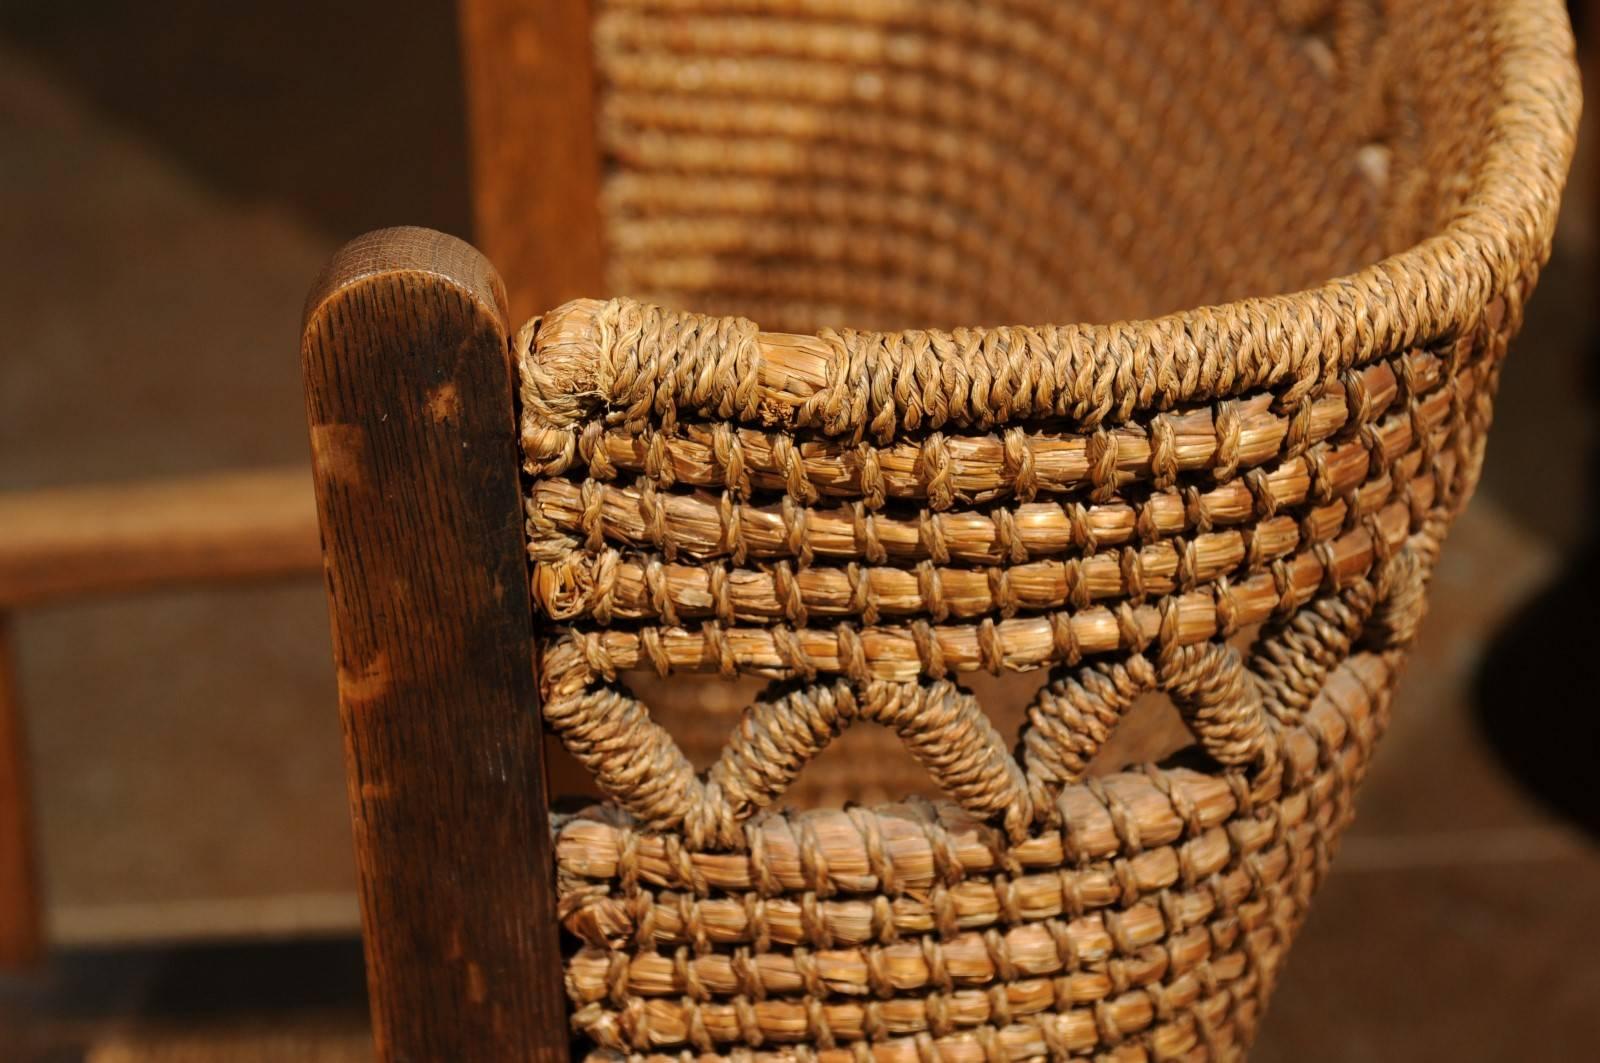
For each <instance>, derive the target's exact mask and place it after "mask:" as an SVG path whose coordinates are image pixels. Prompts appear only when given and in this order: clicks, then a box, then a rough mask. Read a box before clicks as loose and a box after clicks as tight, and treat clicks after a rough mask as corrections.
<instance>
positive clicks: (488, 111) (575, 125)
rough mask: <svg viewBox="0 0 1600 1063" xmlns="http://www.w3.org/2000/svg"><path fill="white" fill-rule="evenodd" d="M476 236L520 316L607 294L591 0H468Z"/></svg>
mask: <svg viewBox="0 0 1600 1063" xmlns="http://www.w3.org/2000/svg"><path fill="white" fill-rule="evenodd" d="M460 14H461V46H462V66H463V68H464V70H465V73H466V82H467V111H468V120H469V122H468V124H469V131H470V134H471V144H472V187H473V193H472V195H473V217H474V223H475V239H476V240H477V242H478V244H479V246H481V247H482V248H483V250H484V252H485V253H486V254H487V255H488V256H489V258H490V259H491V260H493V261H494V263H495V264H496V265H498V266H499V267H500V269H501V270H503V271H504V272H505V275H506V276H507V277H508V278H510V288H509V289H508V292H507V294H508V296H509V307H510V311H511V321H512V323H513V326H515V325H516V324H518V323H520V322H522V321H523V320H525V319H527V318H529V317H531V316H532V315H534V314H536V313H539V312H541V311H543V310H547V309H549V308H550V307H553V306H556V305H558V304H560V303H564V302H566V301H567V300H568V299H574V298H577V297H579V296H585V295H587V296H593V295H598V294H600V293H601V292H602V291H603V290H604V288H603V277H602V265H603V254H602V249H601V241H600V154H599V147H598V144H597V139H596V136H595V125H594V123H595V115H594V58H593V54H592V50H591V47H590V5H589V0H462V2H461V4H460Z"/></svg>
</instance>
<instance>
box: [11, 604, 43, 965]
mask: <svg viewBox="0 0 1600 1063" xmlns="http://www.w3.org/2000/svg"><path fill="white" fill-rule="evenodd" d="M18 697H19V693H18V683H17V673H16V654H15V652H14V651H13V647H12V643H11V623H10V618H9V617H8V616H7V615H6V614H5V613H3V612H0V969H5V968H13V969H15V968H23V967H29V966H32V965H33V964H35V963H37V962H38V960H39V957H40V956H41V955H42V953H43V950H44V931H43V927H42V919H41V916H40V911H39V891H38V872H37V868H36V866H35V863H34V859H35V852H34V841H33V814H32V811H31V807H30V806H31V804H32V798H31V795H30V791H29V788H28V743H27V736H26V735H25V734H24V732H23V728H22V706H21V704H20V703H19V701H18Z"/></svg>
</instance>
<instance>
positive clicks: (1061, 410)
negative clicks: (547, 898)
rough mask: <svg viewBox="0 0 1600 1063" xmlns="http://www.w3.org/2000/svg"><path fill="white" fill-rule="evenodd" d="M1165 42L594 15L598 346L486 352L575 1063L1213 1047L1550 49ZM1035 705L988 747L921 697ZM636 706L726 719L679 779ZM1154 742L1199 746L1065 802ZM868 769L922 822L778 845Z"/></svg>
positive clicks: (1550, 34) (871, 24)
mask: <svg viewBox="0 0 1600 1063" xmlns="http://www.w3.org/2000/svg"><path fill="white" fill-rule="evenodd" d="M1157 6H1159V7H1160V9H1161V10H1160V15H1159V17H1155V16H1152V15H1151V14H1150V12H1149V11H1147V10H1146V6H1145V5H1128V4H1117V3H1111V2H1110V0H1107V2H1105V3H1098V2H1092V0H1081V2H1079V3H1076V4H1054V3H1046V2H1044V0H1004V2H1003V3H997V4H993V5H971V4H966V3H960V2H957V0H929V2H926V3H912V2H911V0H873V2H870V3H845V2H843V0H804V2H802V0H784V2H781V3H777V4H755V3H753V2H749V0H604V2H602V3H599V4H597V8H598V15H599V17H598V22H597V27H596V48H597V59H598V66H599V69H600V74H601V96H600V105H601V139H602V142H603V143H604V145H605V147H606V151H607V153H608V158H609V162H610V163H611V169H610V176H608V178H607V181H606V188H605V206H606V212H607V227H608V232H607V239H608V243H609V248H610V253H611V264H610V269H611V271H612V277H611V280H612V282H613V284H614V286H615V287H616V288H617V289H618V290H627V291H633V292H636V293H639V294H640V295H641V296H642V297H641V298H618V299H611V300H607V301H598V300H579V301H576V302H573V303H569V304H567V305H565V306H562V307H559V308H556V309H554V310H552V311H550V312H549V313H547V314H545V315H543V316H542V317H541V318H539V319H536V320H535V321H534V322H531V323H530V324H529V325H528V326H527V327H526V328H525V329H524V330H523V331H522V332H521V333H520V334H519V336H518V338H517V341H516V356H517V358H518V362H519V369H520V373H521V381H522V388H521V401H522V410H523V419H522V424H521V437H522V438H521V441H522V447H523V451H524V455H525V461H526V468H527V472H528V474H529V491H528V497H527V521H528V537H529V549H530V556H531V558H532V561H533V593H534V600H535V603H536V607H537V609H538V611H539V614H540V617H541V622H542V623H543V624H544V637H543V639H542V643H541V647H540V652H539V662H538V663H539V671H540V677H541V684H542V689H543V694H544V704H543V713H544V716H545V720H546V722H547V724H548V725H549V726H550V728H551V729H552V730H553V731H554V732H555V733H557V734H558V735H559V736H560V737H561V739H562V741H563V742H564V744H565V745H566V748H567V749H568V750H569V751H570V752H571V753H572V754H573V755H574V756H575V757H576V758H577V760H578V761H579V762H580V763H581V764H582V765H584V766H585V767H586V768H587V769H588V770H589V771H590V773H591V774H592V775H593V777H594V779H595V781H596V783H597V785H598V787H599V788H600V790H601V792H602V793H603V795H604V796H605V798H606V802H605V803H604V804H601V805H597V806H595V807H593V808H591V809H589V810H587V811H585V812H583V813H581V814H579V815H576V816H572V817H570V818H567V819H564V820H563V821H562V822H561V823H560V825H559V828H558V838H557V864H558V867H557V872H558V885H559V891H560V907H561V914H562V918H563V920H564V923H565V925H566V927H567V929H568V930H569V931H570V932H571V934H572V937H573V940H574V941H575V942H577V945H576V946H575V949H574V951H573V952H572V954H571V955H570V956H569V957H568V961H567V989H568V994H569V997H570V999H571V1002H572V1005H573V1023H574V1028H575V1030H576V1031H577V1032H578V1033H579V1034H581V1036H582V1038H583V1039H584V1041H585V1042H586V1044H587V1045H588V1046H589V1050H590V1051H591V1052H592V1053H593V1057H594V1058H596V1059H606V1060H620V1059H623V1058H627V1059H630V1060H644V1059H661V1060H666V1059H668V1058H671V1059H674V1060H681V1059H685V1058H689V1057H691V1056H693V1057H696V1058H707V1059H710V1058H728V1059H735V1058H737V1059H741V1060H756V1059H761V1060H766V1059H769V1058H770V1059H772V1060H774V1061H776V1060H779V1059H782V1060H792V1059H803V1060H812V1059H816V1060H823V1059H826V1060H829V1061H833V1060H838V1061H839V1063H844V1061H846V1060H849V1061H851V1063H861V1061H865V1060H879V1061H898V1060H907V1061H910V1060H916V1061H918V1063H922V1061H925V1060H932V1059H938V1060H968V1059H970V1060H973V1061H979V1060H982V1061H985V1063H988V1061H991V1060H1012V1059H1024V1058H1036V1057H1043V1056H1050V1057H1054V1058H1064V1057H1068V1056H1074V1055H1096V1056H1097V1058H1105V1059H1127V1060H1134V1059H1150V1058H1156V1059H1167V1058H1195V1059H1229V1058H1237V1057H1238V1056H1240V1055H1241V1054H1242V1052H1243V1051H1244V1050H1245V1049H1246V1048H1247V1047H1248V1045H1249V1042H1250V1039H1251V1037H1252V1036H1253V1033H1254V1030H1255V1027H1256V1025H1257V1023H1258V1022H1259V1018H1260V1015H1261V1012H1262V1009H1263V1008H1264V1007H1265V1005H1266V1001H1267V999H1268V996H1269V994H1270V992H1271V989H1272V986H1273V984H1274V981H1275V978H1276V974H1277V971H1278V969H1279V966H1280V964H1281V962H1282V959H1283V955H1284V952H1285V950H1286V948H1287V945H1288V943H1289V941H1290V939H1291V938H1292V936H1293V934H1294V932H1295V930H1296V928H1297V927H1298V925H1299V922H1300V920H1301V919H1302V918H1303V917H1304V914H1305V911H1306V906H1307V905H1308V904H1309V901H1310V897H1311V894H1312V892H1313V891H1314V889H1315V887H1316V885H1317V883H1318V882H1319V881H1320V880H1321V878H1322V877H1323V875H1324V874H1325V873H1326V870H1327V867H1328V865H1329V861H1330V860H1331V855H1332V849H1333V846H1334V844H1335V843H1336V840H1337V837H1338V835H1339V833H1340V831H1341V830H1342V828H1343V827H1344V825H1345V824H1346V823H1347V822H1348V821H1349V818H1350V816H1351V814H1352V809H1353V805H1352V800H1353V794H1354V791H1355V788H1356V786H1357V784H1358V783H1359V781H1360V778H1361V776H1362V774H1363V773H1364V771H1365V768H1366V764H1367V762H1368V758H1369V756H1370V753H1371V750H1372V747H1373V745H1374V743H1375V742H1376V740H1377V739H1378V737H1379V736H1380V735H1381V733H1382V730H1383V727H1384V724H1385V721H1386V720H1387V714H1388V705H1389V698H1390V692H1391V690H1392V688H1393V684H1394V681H1395V677H1396V675H1397V674H1398V670H1399V668H1400V666H1401V664H1402V662H1403V659H1404V651H1405V647H1406V646H1407V645H1408V644H1409V642H1410V641H1411V639H1412V638H1413V637H1414V636H1415V633H1416V631H1417V626H1418V623H1419V621H1420V618H1421V615H1422V612H1423V610H1424V608H1425V604H1426V588H1427V581H1428V578H1429V574H1430V573H1431V571H1432V569H1433V566H1434V564H1435V561H1436V560H1437V557H1438V554H1439V548H1440V544H1441V542H1442V539H1443V537H1444V535H1445V533H1446V531H1447V529H1448V526H1449V523H1450V521H1451V519H1452V518H1453V516H1454V515H1455V514H1456V513H1457V512H1458V511H1459V509H1460V507H1461V506H1462V505H1463V504H1464V503H1465V501H1466V499H1467V498H1468V497H1469V496H1470V494H1471V491H1472V488H1473V486H1474V482H1475V479H1476V476H1477V470H1478V469H1479V467H1480V464H1481V460H1482V454H1483V447H1484V443H1485V438H1486V433H1487V430H1488V426H1489V420H1490V415H1491V408H1492V398H1493V394H1494V390H1495V385H1496V381H1497V377H1498V372H1499V367H1500V364H1501V361H1502V358H1503V356H1504V354H1505V350H1506V344H1507V342H1508V341H1509V339H1510V337H1511V336H1512V335H1513V334H1514V333H1515V331H1516V329H1517V327H1518V325H1519V324H1520V321H1521V316H1522V307H1523V305H1524V303H1525V301H1526V299H1527V298H1528V296H1529V295H1530V294H1531V291H1532V289H1533V286H1534V284H1535V282H1536V279H1537V275H1538V271H1539V268H1540V266H1541V265H1542V264H1543V262H1544V261H1545V259H1546V257H1547V256H1548V253H1549V245H1550V240H1551V236H1552V232H1553V228H1554V220H1555V210H1556V206H1557V203H1558V200H1559V195H1560V190H1561V186H1562V182H1563V181H1564V178H1565V173H1566V168H1567V165H1568V162H1569V159H1570V154H1571V149H1572V141H1573V133H1574V128H1575V122H1576V109H1577V85H1576V80H1575V75H1574V71H1573V65H1572V62H1571V41H1570V36H1569V33H1568V30H1567V28H1566V26H1565V23H1564V15H1563V14H1562V12H1561V10H1560V5H1559V3H1557V2H1556V0H1500V2H1492V3H1491V2H1489V0H1428V2H1427V3H1416V4H1409V3H1408V4H1400V3H1394V2H1382V0H1293V2H1290V0H1214V2H1212V3H1210V4H1190V3H1176V2H1174V3H1171V4H1162V5H1157ZM1075 52H1076V54H1079V55H1081V54H1097V55H1104V57H1105V63H1106V64H1107V72H1106V73H1105V74H1104V75H1103V76H1101V75H1100V74H1096V75H1095V76H1092V77H1090V76H1087V75H1086V74H1085V73H1084V72H1083V70H1082V69H1081V67H1082V66H1083V64H1081V63H1076V62H1073V61H1071V60H1070V58H1068V57H1070V56H1072V55H1073V54H1074V53H1075ZM1441 71H1444V72H1449V73H1441ZM1063 92H1065V93H1066V94H1067V96H1068V98H1070V99H1072V100H1073V101H1074V106H1073V107H1071V108H1060V107H1056V106H1052V105H1049V104H1048V103H1046V102H1044V101H1046V100H1047V99H1048V98H1049V97H1048V94H1049V93H1055V94H1057V95H1059V94H1061V93H1063ZM1135 158H1138V159H1141V160H1143V164H1142V165H1134V164H1133V163H1132V162H1131V161H1130V160H1132V159H1135ZM1066 249H1072V251H1073V254H1068V253H1067V251H1066ZM1078 249H1082V250H1083V251H1084V254H1085V255H1086V256H1087V257H1088V258H1089V259H1091V260H1092V264H1093V266H1094V268H1092V269H1088V268H1084V266H1083V263H1081V262H1079V261H1077V260H1076V259H1074V254H1075V253H1076V251H1077V250H1078ZM1330 277H1332V278H1335V279H1332V280H1329V279H1328V278H1330ZM1296 289H1299V290H1296ZM1261 291H1292V292H1293V294H1287V295H1274V296H1267V297H1259V296H1252V297H1245V298H1240V297H1238V296H1241V295H1247V294H1250V293H1255V292H1261ZM1171 301H1175V302H1176V303H1177V304H1178V305H1186V306H1190V307H1195V309H1188V310H1183V311H1180V312H1177V313H1173V314H1168V315H1166V316H1150V311H1152V310H1158V309H1161V308H1162V307H1163V306H1165V305H1172V302H1171ZM674 305H695V306H700V307H702V308H705V309H709V310H712V311H715V312H713V313H689V312H685V311H680V310H674V309H667V308H666V307H669V306H674ZM743 312H748V313H750V314H751V315H752V316H755V317H760V318H762V319H764V320H767V321H769V322H774V323H777V324H780V325H782V326H783V327H786V328H790V329H792V330H793V331H771V330H764V329H763V328H761V327H760V326H758V325H756V324H755V323H754V321H752V320H750V319H749V318H747V317H745V316H742V313H743ZM1090 314H1092V315H1094V316H1097V317H1104V316H1108V315H1109V316H1121V317H1122V318H1124V320H1121V321H1120V322H1118V323H1116V324H1110V325H1040V326H999V327H987V328H973V327H953V328H949V329H933V328H918V329H911V330H904V329H877V328H875V329H867V328H863V329H844V328H838V327H829V326H830V323H837V322H838V321H843V320H852V321H859V322H862V323H880V322H888V321H892V320H904V319H915V320H919V321H940V320H954V321H960V320H969V321H980V320H983V321H992V320H1017V319H1034V320H1037V319H1040V318H1049V317H1056V318H1057V319H1058V320H1072V319H1074V318H1075V317H1079V316H1086V315H1090ZM1029 670H1044V671H1045V673H1046V675H1045V682H1044V685H1043V686H1041V687H1040V688H1039V690H1038V692H1037V694H1036V695H1034V696H1033V698H1032V699H1031V701H1030V702H1029V703H1028V704H1027V705H1026V707H1025V708H1024V709H1023V711H1022V723H1021V727H1020V730H1019V733H1018V735H1017V738H1016V741H1015V743H1014V745H1012V744H1009V743H1008V742H1007V740H1006V739H1005V738H1003V737H1002V736H1001V733H1000V729H999V728H997V727H996V725H995V723H994V722H993V721H992V719H991V717H990V716H989V714H988V713H987V712H986V711H985V706H982V705H980V704H979V702H978V699H977V698H976V697H975V696H974V695H973V694H972V693H971V691H970V690H969V689H968V688H967V686H966V685H965V681H966V678H965V677H969V676H971V675H972V674H974V673H978V672H988V673H992V674H996V675H999V674H1004V673H1011V672H1021V671H1029ZM638 671H652V672H654V673H656V674H657V675H658V676H660V677H668V676H672V675H676V674H681V673H695V672H698V673H710V674H716V675H722V676H726V677H738V676H759V677H763V678H765V679H767V680H768V681H769V686H768V687H767V689H766V690H765V691H764V692H763V693H762V694H761V695H760V696H759V697H758V698H757V699H756V700H755V701H754V702H753V703H751V704H750V705H749V706H748V707H747V708H746V709H745V710H744V711H743V713H742V715H740V717H739V718H738V719H737V721H735V722H734V723H733V724H732V725H731V726H730V728H729V731H728V734H727V735H726V740H725V741H724V742H722V743H721V744H720V746H719V747H718V748H717V749H714V750H710V751H699V750H696V752H710V753H711V754H712V755H711V756H709V757H707V758H705V759H706V761H707V762H708V763H709V765H710V766H709V767H708V768H707V769H706V770H704V771H697V770H696V768H695V764H694V759H693V758H691V756H690V755H688V753H686V751H685V749H684V748H682V746H681V745H680V742H679V741H678V740H677V739H675V738H674V734H673V728H672V727H669V726H665V725H664V721H662V720H661V719H658V718H657V716H656V714H653V713H652V711H651V709H650V708H649V707H648V706H646V705H645V704H644V703H643V702H642V701H641V700H640V699H639V698H638V697H636V696H635V695H634V694H633V693H632V692H631V690H630V689H629V685H628V683H629V673H631V672H638ZM1150 694H1159V695H1161V696H1162V697H1164V698H1166V699H1168V700H1170V702H1171V703H1172V704H1173V706H1174V707H1175V708H1176V709H1177V712H1178V715H1179V717H1181V719H1182V721H1183V723H1184V724H1185V726H1186V727H1187V728H1188V730H1189V732H1190V733H1191V734H1192V736H1193V745H1192V748H1190V749H1188V750H1185V751H1184V752H1182V753H1180V754H1178V755H1177V756H1176V757H1175V758H1173V759H1172V760H1171V761H1169V762H1163V763H1162V764H1161V765H1159V766H1157V765H1146V766H1143V767H1139V768H1137V769H1130V770H1124V771H1117V772H1112V773H1110V774H1103V773H1102V772H1101V771H1100V768H1099V761H1098V760H1097V757H1100V756H1102V754H1103V751H1104V750H1105V749H1106V747H1107V743H1108V742H1109V741H1110V739H1111V737H1112V736H1113V735H1114V734H1115V733H1116V732H1117V731H1118V729H1119V727H1120V726H1121V725H1122V723H1123V722H1124V720H1126V718H1127V717H1128V715H1129V713H1130V712H1131V711H1132V707H1133V706H1134V704H1135V703H1136V702H1137V701H1138V700H1139V699H1140V698H1141V697H1145V696H1148V695H1150ZM667 722H670V721H667ZM702 723H703V721H702ZM861 724H872V725H876V726H877V727H878V728H880V729H882V731H883V732H884V733H885V734H886V735H887V736H888V738H887V741H889V742H892V743H895V744H898V745H903V746H904V747H905V749H907V750H908V751H909V752H910V753H911V755H912V757H913V758H914V759H915V762H916V764H917V765H919V766H920V768H921V770H923V771H925V772H926V773H927V775H928V777H929V779H930V780H931V782H932V784H933V785H934V787H936V788H937V789H938V790H939V791H940V792H941V793H942V794H943V795H944V796H945V798H946V799H947V800H946V801H943V802H939V803H930V802H928V801H925V800H923V799H921V798H919V797H915V796H909V795H908V796H907V797H906V799H905V800H904V801H901V802H898V803H895V804H890V805H886V806H882V807H878V808H873V809H865V808H859V807H846V808H832V809H830V808H820V809H815V810H812V811H806V812H799V813H783V812H779V811H776V809H777V807H778V805H779V803H780V802H781V801H782V800H783V798H784V797H785V795H786V793H788V792H789V791H790V788H791V787H792V786H793V785H794V784H795V782H796V779H797V777H798V776H800V774H801V773H802V772H803V771H806V772H809V771H810V770H811V769H808V767H807V766H808V765H810V764H811V763H812V762H813V761H814V760H815V758H817V757H818V755H819V754H820V753H822V751H823V750H824V749H826V748H827V747H828V746H829V744H830V743H832V742H833V741H834V740H835V739H836V738H838V736H839V735H841V734H842V733H843V732H844V731H846V730H847V729H851V728H854V727H856V726H857V725H861ZM704 729H705V727H704V726H702V730H704ZM874 768H875V765H873V764H871V763H858V764H856V765H855V766H853V770H855V771H857V772H859V773H863V774H871V773H872V772H873V770H874Z"/></svg>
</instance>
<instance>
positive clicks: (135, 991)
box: [0, 938, 367, 1063]
mask: <svg viewBox="0 0 1600 1063" xmlns="http://www.w3.org/2000/svg"><path fill="white" fill-rule="evenodd" d="M366 1015H367V992H366V973H365V969H364V966H363V960H362V952H361V942H360V941H359V940H356V939H353V938H350V939H346V938H338V939H321V940H301V941H286V942H271V943H248V944H239V943H234V944H196V945H176V946H159V947H141V948H106V949H74V950H61V951H58V952H56V953H54V954H53V955H52V956H51V958H50V960H49V962H48V965H47V966H46V967H45V968H44V969H43V970H41V971H37V972H28V973H24V974H10V975H3V976H0V1058H4V1059H18V1060H24V1059H26V1060H33V1061H38V1063H45V1061H48V1063H55V1061H57V1060H61V1061H68V1060H72V1061H78V1060H83V1059H86V1058H98V1057H97V1056H96V1055H95V1046H96V1045H98V1044H103V1042H104V1040H105V1038H106V1035H107V1032H108V1031H110V1030H117V1029H128V1030H135V1029H139V1030H145V1031H160V1030H189V1031H196V1030H198V1031H201V1032H199V1033H198V1034H194V1033H191V1034H189V1035H187V1036H188V1037H189V1038H190V1040H189V1041H188V1051H190V1052H191V1053H193V1052H195V1051H199V1052H201V1053H202V1054H201V1055H194V1054H188V1055H184V1054H181V1053H180V1056H181V1058H184V1059H191V1058H194V1059H198V1058H206V1056H205V1053H209V1051H210V1049H208V1048H207V1047H206V1045H207V1044H208V1043H211V1042H208V1041H207V1037H208V1036H211V1037H215V1038H217V1040H216V1041H215V1044H216V1045H218V1046H220V1045H222V1044H225V1043H226V1039H227V1036H228V1033H227V1031H229V1030H231V1029H233V1028H236V1027H238V1028H248V1029H254V1030H277V1029H282V1030H295V1029H306V1028H309V1029H312V1030H316V1029H323V1030H333V1031H339V1032H341V1033H343V1034H344V1036H345V1037H347V1038H350V1039H359V1038H362V1037H364V1036H365V1035H364V1033H362V1031H364V1029H365V1026H366V1021H367V1020H366ZM3 1031H11V1032H9V1033H7V1032H3ZM205 1031H220V1032H213V1033H211V1034H208V1033H206V1032H205ZM13 1036H16V1037H20V1041H18V1040H11V1038H12V1037H13ZM133 1036H134V1037H135V1039H137V1037H138V1036H139V1035H137V1034H135V1035H133ZM13 1053H14V1054H13ZM108 1058H109V1057H108ZM116 1058H123V1057H122V1056H120V1055H118V1056H117V1057H116ZM138 1058H144V1056H142V1055H141V1056H139V1057H138ZM161 1058H166V1057H165V1056H162V1057H161ZM175 1058H176V1057H175ZM295 1058H299V1056H298V1055H297V1056H296V1057H295Z"/></svg>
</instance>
